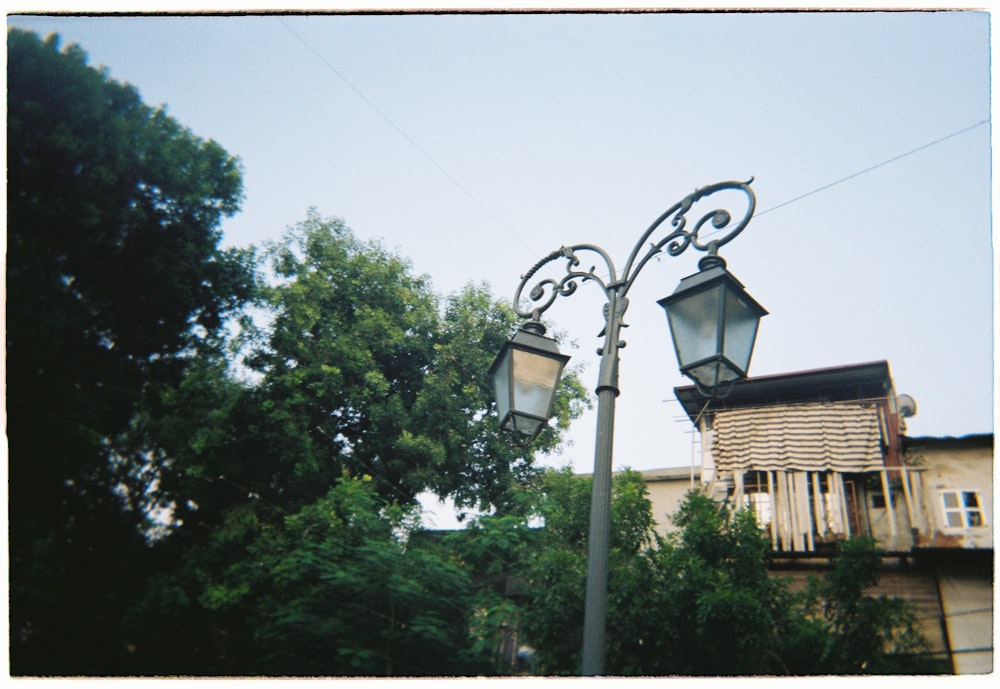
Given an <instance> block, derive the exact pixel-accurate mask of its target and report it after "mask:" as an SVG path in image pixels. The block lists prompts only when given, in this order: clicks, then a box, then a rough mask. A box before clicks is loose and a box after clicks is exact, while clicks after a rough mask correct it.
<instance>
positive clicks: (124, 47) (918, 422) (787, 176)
mask: <svg viewBox="0 0 1000 689" xmlns="http://www.w3.org/2000/svg"><path fill="white" fill-rule="evenodd" d="M8 26H17V27H22V28H27V29H31V30H34V31H36V32H38V33H40V34H43V35H45V34H48V33H50V32H58V33H59V34H60V35H61V36H62V38H63V40H64V42H76V43H79V44H80V45H81V46H82V47H83V48H84V49H85V50H86V51H87V52H88V53H89V55H90V57H91V62H92V63H93V64H99V65H105V66H107V67H108V69H109V70H110V73H111V75H112V76H113V77H114V78H116V79H119V80H123V81H127V82H129V83H131V84H133V85H135V86H136V87H137V88H138V89H139V90H140V92H141V94H142V96H143V98H144V99H145V100H146V102H147V103H150V104H153V105H156V104H160V103H164V104H166V105H167V107H168V110H169V112H170V113H171V114H172V115H173V116H174V117H175V118H176V119H177V120H179V121H180V122H181V123H182V124H184V125H185V126H187V127H189V128H191V129H192V131H194V133H196V134H197V135H199V136H202V137H205V138H213V139H215V140H217V141H219V142H220V143H221V144H222V145H223V146H224V147H225V148H226V149H227V150H229V151H230V152H231V153H233V154H235V155H238V156H239V157H240V158H241V159H242V161H243V165H244V170H245V184H246V201H245V203H244V206H243V211H242V212H241V213H240V214H239V215H238V216H236V217H234V218H232V219H231V220H229V221H227V222H226V223H225V225H224V230H225V235H226V241H227V242H228V243H230V244H234V245H246V244H250V243H258V242H263V241H265V240H268V239H275V238H277V237H279V236H280V234H281V233H282V231H283V230H284V229H285V228H286V227H287V226H289V225H291V224H294V223H296V222H297V221H299V220H301V219H303V218H304V217H305V214H306V210H307V208H309V207H311V206H314V207H316V208H317V209H318V210H319V212H320V213H321V214H323V215H335V216H340V217H342V218H344V219H345V221H346V222H347V224H348V225H349V226H351V228H352V229H353V230H354V231H355V232H356V233H357V234H358V235H359V236H361V237H365V238H381V239H382V240H383V241H384V242H385V244H386V245H388V246H389V247H391V248H395V249H396V250H398V252H399V253H401V254H402V255H404V256H407V257H409V258H410V259H411V260H412V262H413V266H414V270H415V271H416V272H420V273H427V274H429V275H430V276H431V278H432V280H433V283H434V285H435V288H436V289H437V290H438V291H439V292H441V293H443V294H446V293H449V292H452V291H454V290H457V289H459V288H460V287H461V286H462V285H464V284H466V283H468V282H470V281H481V280H482V281H486V282H488V283H489V284H490V285H491V287H492V289H493V291H494V293H495V294H497V295H498V296H502V297H504V298H509V297H510V296H512V295H513V291H514V289H515V287H516V286H517V283H518V279H519V276H520V275H521V274H522V273H523V272H525V271H526V270H527V269H528V268H529V267H530V266H531V265H532V264H533V263H534V262H535V261H536V260H537V259H538V258H540V257H541V256H543V255H545V254H547V253H548V252H549V251H551V250H553V249H556V248H558V247H559V246H561V245H563V244H574V243H582V242H591V243H596V244H599V245H601V246H603V247H604V248H606V249H607V250H608V251H609V252H610V253H611V254H612V256H613V257H614V258H615V260H616V262H617V263H618V264H619V266H620V265H621V264H623V263H624V261H625V258H626V257H627V255H628V253H629V251H630V250H631V248H632V245H633V244H634V243H635V241H636V240H637V239H638V237H639V235H640V234H641V233H642V231H643V230H644V229H645V228H646V227H647V226H648V224H649V223H650V222H651V221H652V220H653V219H654V218H656V217H657V216H658V215H659V214H660V213H661V212H662V211H663V210H665V209H666V208H667V207H669V206H670V205H672V204H673V203H674V202H676V201H678V200H679V199H680V198H682V197H683V196H685V195H686V194H687V193H689V192H690V191H692V190H693V189H694V188H695V187H699V186H704V185H707V184H710V183H713V182H717V181H721V180H727V179H747V178H749V177H751V176H754V177H755V178H756V181H755V182H754V184H753V187H754V189H755V190H756V193H757V198H758V211H757V216H756V217H755V219H754V220H753V221H752V222H751V223H750V225H749V227H748V228H747V229H746V231H745V232H744V233H743V234H742V235H741V236H740V237H739V238H737V239H736V240H735V241H734V242H733V243H732V244H730V245H728V246H727V247H726V248H725V249H724V250H723V252H722V254H723V255H724V256H725V258H726V259H727V260H728V262H729V267H730V269H731V270H732V272H733V273H734V274H735V275H737V276H738V277H739V278H740V279H741V280H742V281H743V282H744V283H745V284H746V286H747V289H748V291H749V292H750V293H751V294H752V295H753V296H754V297H755V298H756V299H757V300H758V301H760V302H761V303H762V304H763V305H764V306H765V307H766V308H767V309H768V310H769V311H770V315H769V316H767V317H766V318H765V319H764V321H763V322H762V325H761V331H760V336H759V338H758V341H757V347H756V350H755V354H754V358H753V362H752V366H751V375H765V374H778V373H786V372H792V371H798V370H804V369H811V368H821V367H828V366H838V365H845V364H854V363H861V362H868V361H875V360H882V359H885V360H888V361H889V364H890V366H891V370H892V374H893V378H894V381H895V384H896V388H897V390H898V391H899V392H901V393H908V394H910V395H912V396H913V397H914V398H915V399H916V400H917V404H918V406H919V411H918V414H917V416H916V417H914V418H912V419H910V420H909V434H910V435H965V434H968V433H983V432H991V431H992V428H993V418H994V416H993V400H994V382H993V381H994V379H993V329H994V328H993V317H992V310H993V299H994V290H993V287H994V285H993V283H994V276H993V273H992V270H993V262H994V254H993V249H992V245H991V224H990V222H991V216H990V213H991V178H990V162H991V153H990V124H989V122H988V120H989V117H990V55H989V15H988V14H986V13H982V12H936V13H930V12H903V13H885V12H866V13H855V14H831V13H823V14H813V13H794V14H652V15H651V14H585V15H575V14H550V15H499V16H496V15H492V16H490V15H487V16H483V15H444V16H412V15H411V16H398V15H393V16H263V17H215V18H211V17H183V18H182V17H168V18H163V17H128V18H122V17H119V18H113V17H100V18H94V17H17V16H8ZM976 125H978V126H976ZM962 130H966V131H964V132H963V131H962ZM958 132H962V133H958ZM953 134H954V136H951V135H953ZM944 137H949V138H946V139H945V140H943V141H940V142H938V143H936V144H934V145H931V146H927V147H926V148H922V149H921V147H924V146H926V145H927V144H930V143H931V142H935V141H938V140H940V139H942V138H944ZM916 149H921V150H916ZM907 153H909V155H903V154H907ZM898 156H903V157H901V158H899V159H898V160H895V161H894V162H888V163H887V164H884V165H880V164H881V163H886V161H890V160H892V159H894V158H897V157H898ZM873 167H874V169H871V170H870V171H868V172H865V173H864V174H860V175H857V176H854V177H852V176H853V175H856V174H857V173H860V172H862V171H865V170H869V169H870V168H873ZM848 177H851V178H850V179H847V180H846V181H843V182H842V183H840V184H835V185H833V186H831V187H829V188H826V189H824V187H826V186H827V185H830V184H831V183H833V182H837V181H838V180H844V179H845V178H848ZM817 190H818V191H817ZM814 191H815V192H816V193H810V192H814ZM807 194H808V196H805V197H804V198H800V197H803V195H807ZM795 199H798V200H795ZM789 202H791V203H789ZM698 257H699V256H698V255H696V254H695V253H693V252H690V251H689V252H688V253H686V254H684V255H682V256H681V257H678V258H664V259H663V260H662V261H660V262H659V263H657V264H652V265H650V266H648V267H647V268H646V269H645V270H644V272H643V274H642V275H641V276H640V277H639V279H638V281H637V283H636V287H635V289H634V290H633V291H632V293H631V302H632V305H631V308H630V311H629V315H628V317H627V318H626V320H627V322H628V323H629V324H630V325H631V327H630V328H629V329H627V330H626V331H625V337H626V339H627V341H628V346H627V347H626V348H625V349H624V350H623V361H622V379H621V388H622V395H621V397H620V398H619V403H618V416H617V428H616V445H615V465H616V467H622V466H631V467H633V468H636V469H649V468H658V467H667V466H687V465H688V464H689V463H690V461H691V453H692V447H691V441H690V436H689V435H687V434H686V432H687V431H688V430H689V428H690V426H689V424H687V423H684V422H683V419H681V410H680V407H679V405H678V404H677V403H676V402H675V401H672V400H673V392H672V391H673V388H674V387H675V386H677V385H681V384H684V383H685V379H683V378H682V377H681V376H680V374H679V373H678V372H677V365H676V360H675V358H674V354H673V350H672V347H671V344H670V340H669V334H668V332H667V327H666V322H665V319H664V318H663V313H662V310H661V309H660V307H659V306H657V305H656V303H655V302H656V299H658V298H660V297H662V296H665V295H666V294H669V293H670V292H672V291H673V289H674V288H675V286H676V283H677V282H678V280H679V279H680V278H681V277H683V276H685V275H687V274H689V273H691V272H694V271H695V270H696V264H697V259H698ZM602 304H603V297H602V296H601V295H600V294H599V293H598V291H597V289H596V288H595V287H593V286H586V285H585V286H583V287H582V288H581V290H580V291H579V292H578V294H577V295H575V296H573V297H571V298H569V299H564V300H561V302H560V303H557V304H556V305H555V306H553V307H552V308H551V309H550V310H549V312H548V314H547V316H548V317H549V320H550V321H551V322H553V323H554V324H555V325H556V327H558V328H559V329H560V330H562V331H565V332H566V334H567V335H568V336H569V338H570V339H571V340H573V341H575V342H576V344H577V345H578V348H577V349H576V350H574V351H572V352H571V353H572V354H573V355H574V362H575V363H585V364H587V366H588V368H587V370H585V371H584V373H583V377H584V381H585V382H586V384H587V385H588V386H590V387H592V386H593V384H596V375H597V370H596V357H595V356H594V355H593V352H594V350H595V348H596V347H597V346H599V344H600V342H599V340H598V338H597V337H596V335H597V333H598V331H599V330H600V329H601V327H602V325H603V323H602V317H601V311H600V309H601V305H602ZM593 424H594V419H593V416H592V415H590V416H588V417H587V418H585V419H583V420H582V421H581V422H580V423H579V425H578V428H577V429H576V430H575V431H574V433H573V440H574V445H573V446H572V447H570V448H568V449H567V450H566V453H565V454H564V455H563V456H562V457H554V458H551V459H550V460H548V463H550V464H553V465H556V466H559V465H562V464H564V463H566V462H572V464H573V466H574V467H575V468H576V469H577V470H579V471H590V470H591V468H592V461H593V459H592V453H593V432H594V430H593Z"/></svg>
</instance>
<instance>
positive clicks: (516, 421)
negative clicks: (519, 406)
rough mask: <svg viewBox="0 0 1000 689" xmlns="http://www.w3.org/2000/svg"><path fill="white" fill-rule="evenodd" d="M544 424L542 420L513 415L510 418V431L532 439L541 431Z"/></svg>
mask: <svg viewBox="0 0 1000 689" xmlns="http://www.w3.org/2000/svg"><path fill="white" fill-rule="evenodd" d="M545 423H546V422H545V421H544V420H543V419H536V418H534V417H533V416H520V415H518V414H515V415H514V416H513V417H512V418H511V428H512V430H515V431H517V432H518V433H521V434H523V435H527V436H532V437H533V436H534V435H535V434H536V433H538V432H539V431H540V430H541V428H542V426H543V425H545Z"/></svg>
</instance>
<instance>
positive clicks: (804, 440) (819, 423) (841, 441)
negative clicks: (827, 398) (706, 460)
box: [712, 402, 883, 472]
mask: <svg viewBox="0 0 1000 689" xmlns="http://www.w3.org/2000/svg"><path fill="white" fill-rule="evenodd" d="M713 428H714V431H715V432H714V433H713V438H712V454H713V455H714V457H715V462H716V467H717V468H718V469H719V470H720V471H782V470H784V471H788V470H794V471H840V472H860V471H875V470H878V469H881V468H883V460H882V450H881V435H880V433H879V422H878V414H877V412H876V406H875V404H874V403H872V402H863V403H844V402H840V403H831V404H824V403H813V404H800V405H787V406H784V405H783V406H774V407H757V408H753V409H732V410H727V411H719V412H717V413H716V414H715V421H714V423H713Z"/></svg>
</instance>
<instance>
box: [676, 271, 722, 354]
mask: <svg viewBox="0 0 1000 689" xmlns="http://www.w3.org/2000/svg"><path fill="white" fill-rule="evenodd" d="M721 290H722V285H717V286H715V287H712V288H710V289H707V290H704V291H702V292H697V293H695V294H691V295H688V296H685V297H684V298H682V299H678V300H677V301H675V302H673V303H671V304H670V305H669V306H668V307H667V319H668V320H669V322H670V333H671V335H672V336H673V338H674V346H675V347H676V348H677V359H678V361H679V363H680V365H681V368H683V367H685V366H687V365H689V364H692V363H695V362H697V361H701V360H702V359H707V358H709V357H712V356H714V355H715V354H717V353H718V350H717V347H718V340H719V333H718V326H719V318H718V313H719V311H718V309H719V299H721V297H722V295H721V294H720V292H721Z"/></svg>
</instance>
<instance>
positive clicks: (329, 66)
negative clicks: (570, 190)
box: [275, 16, 537, 256]
mask: <svg viewBox="0 0 1000 689" xmlns="http://www.w3.org/2000/svg"><path fill="white" fill-rule="evenodd" d="M275 18H276V19H277V20H278V22H280V23H281V25H282V26H284V27H285V29H287V30H288V32H289V33H291V34H292V35H293V36H294V37H295V38H296V39H297V40H298V41H299V42H300V43H302V45H303V46H305V47H306V49H307V50H309V52H311V53H312V54H313V55H315V56H316V58H317V59H318V60H319V61H320V62H321V63H322V64H323V65H324V66H325V67H326V68H327V69H329V70H330V71H331V72H332V73H333V74H334V75H335V76H336V77H337V78H338V79H340V80H341V81H342V82H343V83H344V84H345V85H346V86H347V87H348V88H349V89H351V91H353V92H354V93H355V95H357V96H358V98H360V99H361V100H362V101H364V103H365V104H366V105H367V106H368V107H370V108H371V109H372V110H374V111H375V112H376V113H377V114H378V116H379V117H381V118H382V119H383V120H384V121H385V123H386V124H388V125H389V126H390V127H392V129H393V130H395V132H396V133H397V134H399V135H400V136H401V137H402V138H403V140H404V141H406V142H407V143H408V144H410V146H412V147H413V148H414V150H416V151H417V152H418V153H419V154H420V155H422V156H423V157H424V158H426V159H427V161H428V162H429V163H430V164H431V165H433V166H434V167H435V168H437V170H438V171H439V172H440V173H441V174H442V175H444V176H445V177H446V178H447V179H448V181H450V182H451V183H452V184H454V185H455V187H456V188H457V189H458V190H459V191H461V192H462V193H463V194H464V195H465V196H467V197H468V198H469V200H471V201H472V202H473V203H474V204H476V205H477V206H478V207H479V208H480V210H482V211H483V212H484V213H486V215H487V216H489V217H490V219H492V220H493V222H495V223H496V224H497V225H498V226H499V227H500V228H501V229H503V230H504V231H505V232H507V233H508V234H509V235H510V236H511V237H513V238H514V239H515V240H517V242H518V243H519V244H520V245H521V246H523V247H524V248H525V249H526V250H527V251H528V252H530V253H531V254H532V255H533V256H534V255H535V254H536V253H537V252H536V251H535V250H534V249H533V248H532V247H531V246H530V245H529V244H528V243H527V242H525V241H524V239H523V238H521V236H520V235H518V234H517V233H516V232H514V231H513V230H512V229H510V228H509V227H508V226H507V225H506V224H505V223H504V222H503V221H502V220H500V218H498V217H497V216H496V215H495V214H494V213H493V211H491V210H490V209H489V208H487V207H486V204H485V203H483V202H482V201H480V200H479V198H478V197H476V196H475V195H474V194H473V193H472V192H471V191H469V190H468V189H467V188H466V187H465V186H464V185H462V183H461V182H459V181H458V180H457V179H456V178H455V176H454V175H452V174H451V173H450V172H448V170H446V169H445V168H444V166H443V165H441V163H439V162H438V161H437V160H436V159H435V158H434V156H432V155H431V154H430V153H428V152H427V151H426V150H425V149H424V148H423V147H422V146H421V145H420V144H418V143H417V142H416V141H415V140H414V139H413V137H411V136H410V135H409V134H407V133H406V132H405V131H403V128H402V127H400V126H399V125H397V124H396V123H395V122H394V121H393V120H392V118H391V117H389V115H387V114H386V113H385V111H384V110H382V109H381V108H380V107H379V106H378V105H376V104H375V102H374V101H372V100H371V99H370V98H368V96H366V95H365V94H364V93H363V92H362V91H361V89H359V88H358V87H357V86H355V85H354V84H353V83H351V81H350V80H349V79H348V78H347V77H346V76H344V74H343V73H342V72H341V71H340V70H339V69H337V68H336V66H334V64H333V63H332V62H330V61H329V60H328V59H326V57H324V56H323V54H322V53H320V52H319V51H318V50H316V48H314V47H313V46H312V44H310V43H309V41H307V40H306V39H305V38H304V37H303V36H302V35H301V34H299V33H298V32H297V31H296V30H295V29H293V28H292V27H291V26H289V25H288V23H287V22H286V21H285V20H284V19H282V18H281V17H280V16H278V17H275Z"/></svg>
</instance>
